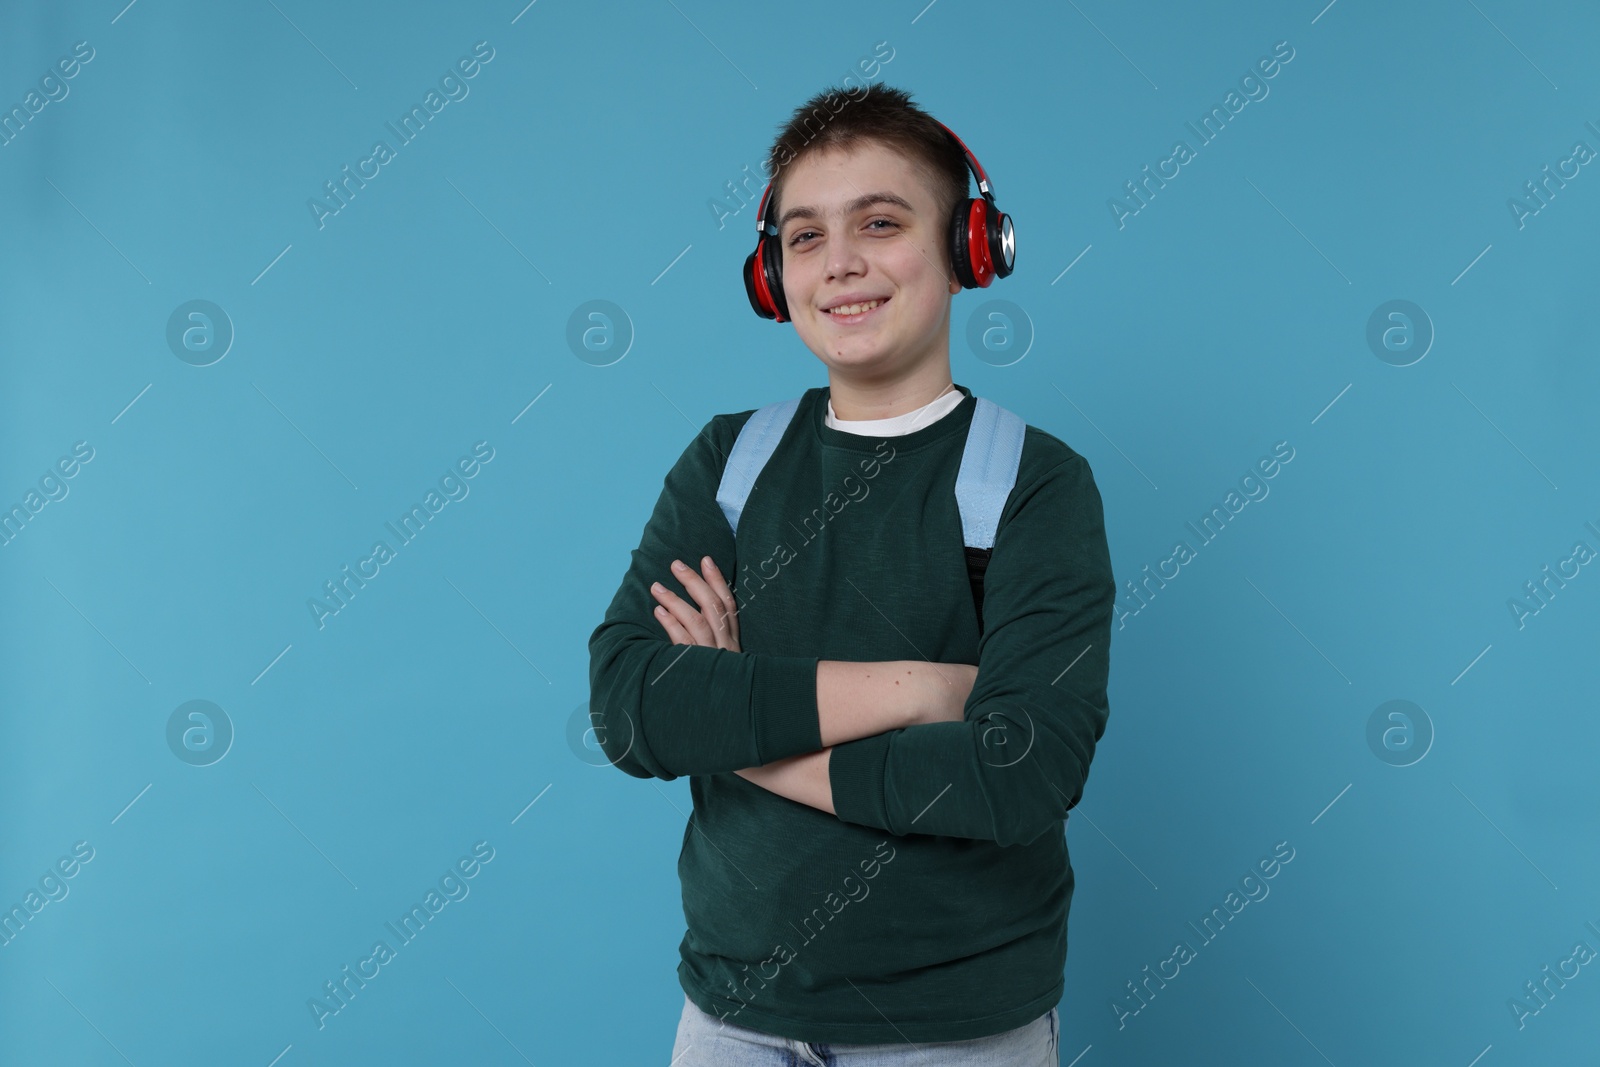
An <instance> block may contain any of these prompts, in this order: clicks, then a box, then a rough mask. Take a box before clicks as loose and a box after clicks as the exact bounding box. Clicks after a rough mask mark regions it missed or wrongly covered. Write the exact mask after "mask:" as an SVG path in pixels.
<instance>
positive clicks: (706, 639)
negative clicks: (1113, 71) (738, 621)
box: [651, 583, 717, 647]
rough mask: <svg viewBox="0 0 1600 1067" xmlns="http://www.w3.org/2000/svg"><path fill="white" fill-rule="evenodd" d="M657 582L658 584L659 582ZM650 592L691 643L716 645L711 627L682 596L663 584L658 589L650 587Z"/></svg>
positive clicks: (657, 615) (657, 614)
mask: <svg viewBox="0 0 1600 1067" xmlns="http://www.w3.org/2000/svg"><path fill="white" fill-rule="evenodd" d="M657 584H658V585H659V583H657ZM651 592H652V593H654V594H655V596H656V599H657V600H659V601H660V602H661V606H662V607H664V608H666V609H667V612H668V614H669V615H670V616H671V617H672V618H673V619H674V620H676V621H677V623H678V625H679V626H681V627H682V628H683V630H684V631H685V632H686V633H687V634H688V636H689V638H690V643H691V644H696V645H710V646H712V647H716V644H717V642H716V638H715V636H714V635H713V634H712V632H711V627H710V626H708V625H707V624H706V621H705V619H704V618H703V617H702V616H701V614H700V613H699V612H698V611H696V610H695V609H694V608H691V607H690V606H689V605H688V604H685V603H684V602H683V598H682V597H680V596H678V594H677V593H674V592H673V591H672V590H670V589H668V588H667V587H666V586H664V585H663V586H660V588H659V589H652V590H651ZM662 617H663V616H662V615H661V613H660V612H657V613H656V618H658V619H660V618H662Z"/></svg>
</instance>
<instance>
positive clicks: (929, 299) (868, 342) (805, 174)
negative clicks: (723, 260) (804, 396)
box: [778, 142, 961, 379]
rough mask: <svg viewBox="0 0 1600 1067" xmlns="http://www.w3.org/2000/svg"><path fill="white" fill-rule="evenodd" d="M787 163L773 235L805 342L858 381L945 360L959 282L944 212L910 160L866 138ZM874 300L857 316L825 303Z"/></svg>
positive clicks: (791, 310)
mask: <svg viewBox="0 0 1600 1067" xmlns="http://www.w3.org/2000/svg"><path fill="white" fill-rule="evenodd" d="M792 166H793V168H794V169H793V170H792V171H791V172H790V174H789V176H788V177H787V178H786V179H785V181H784V186H783V197H782V199H783V203H782V205H781V207H780V214H779V223H778V226H779V229H778V240H779V241H781V242H782V249H783V290H784V296H785V298H786V299H787V301H788V304H789V317H790V320H791V321H792V322H793V323H794V328H795V331H796V332H797V333H799V334H800V339H801V340H802V341H804V342H805V344H806V347H807V348H809V349H811V351H812V352H814V353H816V355H817V357H818V358H819V359H821V360H822V362H824V363H825V364H827V365H828V368H829V370H830V371H838V372H841V373H842V374H843V375H844V376H845V377H849V378H854V379H860V378H879V377H883V376H886V375H888V376H892V375H895V374H896V372H902V371H908V370H910V369H911V368H915V367H918V366H921V365H922V364H923V362H924V361H926V360H930V359H937V358H945V359H948V358H949V353H950V297H951V296H952V295H953V294H955V293H958V292H960V291H961V283H960V282H958V281H957V280H956V277H955V273H954V271H952V270H951V268H950V266H949V262H948V260H949V254H948V252H947V251H946V249H945V247H944V244H945V241H946V233H947V229H946V228H947V226H948V223H949V219H948V218H947V217H946V216H945V215H944V213H943V212H942V211H940V210H939V209H938V206H937V205H936V203H935V200H934V194H933V190H932V189H931V188H930V187H929V186H928V184H927V183H926V182H925V181H924V180H923V178H922V177H921V175H919V174H918V173H917V171H916V169H915V168H914V167H913V166H912V164H911V161H910V160H908V159H907V158H906V157H905V156H903V155H901V154H900V153H898V152H896V151H895V150H894V149H892V148H888V147H886V146H884V145H881V144H876V143H873V142H863V143H860V144H857V145H856V146H854V147H852V148H850V149H849V150H847V151H841V150H839V149H828V150H824V151H818V152H813V153H811V154H810V155H808V156H805V157H804V158H802V159H800V160H798V161H797V162H795V163H794V164H792ZM880 197H888V198H893V199H879V198H880ZM862 200H868V201H871V202H868V203H862V202H861V201H862ZM896 200H898V201H900V202H895V201H896ZM797 210H798V211H800V212H802V214H800V215H798V216H791V212H795V211H797ZM874 300H876V301H878V302H879V304H878V306H877V307H876V308H873V309H871V310H868V311H864V312H861V313H859V314H855V315H841V314H836V313H834V312H833V311H831V310H829V309H832V308H835V307H838V306H840V305H842V304H843V305H848V304H865V303H870V302H872V301H874Z"/></svg>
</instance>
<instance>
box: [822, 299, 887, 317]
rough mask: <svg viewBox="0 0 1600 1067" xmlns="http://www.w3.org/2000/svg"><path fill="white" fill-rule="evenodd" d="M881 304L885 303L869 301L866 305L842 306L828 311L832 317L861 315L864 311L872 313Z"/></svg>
mask: <svg viewBox="0 0 1600 1067" xmlns="http://www.w3.org/2000/svg"><path fill="white" fill-rule="evenodd" d="M881 303H883V301H882V300H868V301H867V302H866V303H865V304H841V305H840V306H839V307H836V308H830V309H829V310H828V314H830V315H859V314H861V313H862V312H863V311H871V310H872V309H873V308H875V307H877V306H878V305H879V304H881Z"/></svg>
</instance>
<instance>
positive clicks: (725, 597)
mask: <svg viewBox="0 0 1600 1067" xmlns="http://www.w3.org/2000/svg"><path fill="white" fill-rule="evenodd" d="M700 566H701V567H702V569H704V571H705V575H706V583H707V584H708V585H709V586H710V587H711V591H712V592H713V593H715V594H716V596H717V599H718V600H719V601H720V602H721V604H722V614H723V621H724V623H725V625H726V626H727V629H728V633H729V635H730V636H731V637H732V638H733V640H734V641H735V642H737V641H738V640H739V605H738V602H737V601H735V600H734V598H733V590H731V589H729V588H728V583H727V581H725V580H724V579H723V577H722V571H721V570H719V569H718V568H717V563H716V561H715V560H713V559H712V558H711V557H710V556H707V557H706V558H705V559H704V560H703V561H701V564H700Z"/></svg>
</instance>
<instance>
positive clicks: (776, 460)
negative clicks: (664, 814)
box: [589, 384, 1116, 1043]
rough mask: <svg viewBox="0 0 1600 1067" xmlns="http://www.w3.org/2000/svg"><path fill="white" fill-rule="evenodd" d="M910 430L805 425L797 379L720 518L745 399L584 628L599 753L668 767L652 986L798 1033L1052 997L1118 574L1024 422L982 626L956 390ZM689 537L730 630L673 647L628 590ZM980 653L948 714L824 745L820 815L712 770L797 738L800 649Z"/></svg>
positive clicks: (815, 1038)
mask: <svg viewBox="0 0 1600 1067" xmlns="http://www.w3.org/2000/svg"><path fill="white" fill-rule="evenodd" d="M956 387H957V388H958V389H960V390H961V392H962V393H964V394H966V399H965V400H963V401H962V403H961V404H959V405H958V406H957V407H955V408H954V409H953V410H951V411H950V412H949V413H947V414H946V415H944V416H943V417H941V418H939V419H937V420H936V421H934V422H933V423H931V424H929V425H927V426H923V427H921V428H919V429H917V430H914V431H912V432H911V433H909V434H905V435H902V436H895V437H884V438H874V437H868V436H861V435H857V434H852V433H848V432H845V431H843V430H839V429H835V428H833V427H830V426H827V425H826V424H825V422H824V415H825V414H826V411H827V401H828V390H827V389H826V388H816V389H810V390H807V391H806V393H805V395H804V397H803V399H802V400H801V401H800V405H799V408H798V410H797V411H796V412H795V415H794V419H793V421H792V422H791V423H790V424H789V427H788V429H787V431H786V432H785V435H784V437H783V439H782V440H781V442H780V443H779V445H778V447H777V450H776V451H775V452H774V453H773V455H772V457H771V459H769V460H768V462H767V465H766V467H765V468H764V469H763V471H762V473H761V476H760V477H759V478H758V479H757V481H756V484H755V487H754V489H753V490H752V492H751V494H750V498H749V500H748V502H747V504H746V506H745V510H744V513H743V515H742V516H741V517H740V520H739V528H738V537H737V539H735V537H734V534H733V531H732V529H731V528H730V526H729V524H728V520H727V518H726V517H724V515H723V513H722V511H721V509H720V508H719V506H718V505H717V502H716V495H717V487H718V483H719V482H720V480H721V477H722V470H723V466H724V464H725V463H726V462H727V457H728V453H729V451H730V450H731V449H732V447H733V443H734V439H735V437H736V436H737V435H738V432H739V429H740V427H741V426H743V425H744V423H745V422H746V421H747V420H748V419H749V417H750V416H751V414H753V411H745V412H740V413H737V414H726V415H717V416H715V417H713V418H712V419H711V421H710V422H709V423H707V424H706V426H705V428H704V429H702V430H701V431H700V433H699V434H698V435H697V436H696V437H695V438H694V440H693V441H691V442H690V443H689V446H688V448H687V449H686V450H685V451H684V452H683V454H682V456H680V457H679V459H678V461H677V462H676V463H675V464H674V465H673V467H672V470H671V471H670V472H668V474H667V476H666V481H665V485H664V487H663V489H662V492H661V496H660V498H659V500H657V502H656V506H655V511H654V513H653V514H652V515H651V517H650V521H649V523H648V524H647V525H646V527H645V530H644V536H643V538H642V539H641V541H640V544H639V547H638V548H637V549H636V550H634V551H633V553H632V561H631V563H630V565H629V567H628V572H627V574H626V576H625V577H624V579H623V582H622V586H621V588H620V589H618V591H617V594H616V596H615V597H614V598H613V599H612V601H611V606H610V607H609V608H608V609H607V611H606V614H605V619H604V621H602V622H601V623H600V625H599V626H598V627H596V629H595V630H594V632H593V634H592V635H591V636H590V638H589V652H590V667H589V681H590V714H591V717H592V719H593V720H594V723H595V730H596V734H597V737H598V739H599V741H600V744H601V747H602V748H603V750H604V751H605V752H606V754H607V757H608V758H609V759H610V760H611V762H612V763H614V764H615V765H616V766H617V767H619V768H621V769H622V770H623V771H625V772H627V773H628V774H630V775H633V776H635V777H639V778H660V779H662V780H664V781H671V780H672V779H674V778H677V777H679V776H681V775H689V776H690V793H691V795H692V797H693V800H694V812H693V814H692V815H691V817H690V819H689V823H688V825H687V826H686V827H685V829H684V836H683V847H682V850H681V852H680V853H679V857H678V875H679V878H680V880H681V882H682V886H683V912H684V917H685V919H686V920H687V925H688V931H687V933H686V934H685V935H684V938H683V942H682V944H681V945H680V946H679V952H680V955H681V957H682V960H681V962H680V964H679V966H678V977H679V981H680V983H681V984H682V986H683V989H684V991H685V993H687V994H688V996H689V999H690V1000H692V1001H693V1002H694V1003H695V1004H697V1005H698V1006H699V1007H700V1008H701V1010H703V1011H706V1012H709V1013H711V1014H712V1015H715V1016H717V1017H719V1018H724V1019H726V1020H728V1021H730V1022H732V1023H734V1024H736V1025H739V1026H745V1027H749V1028H751V1029H755V1030H761V1031H765V1032H767V1033H772V1034H778V1035H780V1036H783V1037H789V1038H794V1039H797V1040H801V1041H812V1042H835V1043H880V1042H906V1041H911V1042H917V1043H922V1042H930V1041H959V1040H966V1039H970V1038H975V1037H984V1036H987V1035H990V1034H995V1033H999V1032H1000V1031H1003V1030H1009V1029H1012V1028H1014V1027H1018V1026H1022V1025H1024V1024H1026V1023H1028V1022H1031V1021H1032V1020H1034V1019H1036V1018H1038V1017H1039V1016H1040V1015H1042V1014H1044V1013H1045V1012H1047V1011H1049V1010H1050V1008H1052V1007H1054V1006H1055V1005H1056V1004H1057V1003H1059V1001H1060V999H1061V993H1062V990H1063V987H1064V978H1063V971H1064V968H1065V964H1066V954H1067V908H1068V905H1069V903H1070V902H1071V899H1072V888H1073V873H1072V866H1071V864H1070V863H1069V861H1068V858H1067V847H1066V834H1065V827H1064V825H1063V820H1064V819H1065V818H1066V815H1067V811H1068V809H1070V808H1071V807H1072V806H1073V805H1074V804H1076V803H1077V802H1078V801H1079V799H1080V798H1081V797H1082V795H1083V786H1084V781H1085V779H1086V777H1087V776H1088V773H1089V761H1090V758H1091V757H1092V756H1093V755H1094V747H1095V743H1096V742H1097V741H1098V740H1099V739H1100V737H1101V735H1102V733H1103V732H1104V730H1105V725H1106V716H1107V706H1106V679H1107V673H1108V669H1109V663H1110V661H1109V653H1110V641H1111V619H1112V612H1113V607H1112V605H1113V601H1114V599H1115V594H1116V589H1115V584H1114V581H1113V579H1112V574H1111V560H1110V553H1109V551H1108V549H1107V546H1106V537H1105V527H1104V519H1103V516H1102V509H1101V501H1100V494H1099V491H1098V489H1097V488H1096V487H1095V483H1094V478H1093V475H1092V474H1091V472H1090V470H1089V464H1088V462H1087V461H1086V460H1085V459H1084V458H1083V457H1082V456H1080V455H1079V454H1078V453H1076V452H1074V451H1073V450H1072V449H1071V448H1069V447H1067V445H1065V444H1064V443H1062V442H1061V441H1060V440H1059V439H1057V438H1056V437H1054V436H1052V435H1050V434H1049V433H1046V432H1045V431H1043V430H1040V429H1037V428H1035V427H1032V426H1029V427H1028V428H1027V431H1026V438H1025V441H1024V445H1023V450H1022V463H1021V468H1020V469H1019V471H1018V473H1017V481H1016V487H1015V488H1014V489H1013V490H1012V492H1011V495H1010V497H1009V498H1008V499H1007V501H1006V505H1005V509H1004V511H1003V512H1002V514H1001V517H1000V525H999V530H998V532H997V535H996V540H995V545H994V550H993V556H992V557H991V559H990V561H989V565H988V569H987V571H986V572H985V575H984V590H985V591H984V601H983V623H984V631H983V635H982V639H981V640H980V638H979V631H978V620H977V615H976V612H975V610H974V607H973V601H972V592H971V587H970V585H969V584H968V579H967V569H966V564H965V557H964V551H963V545H962V530H961V520H960V512H959V510H958V509H957V506H956V497H955V480H956V472H957V470H958V468H959V466H960V462H961V455H962V450H963V448H964V447H965V445H966V437H967V432H966V431H967V428H968V426H969V425H970V423H971V421H972V414H973V410H974V408H975V407H976V403H977V402H976V400H975V399H973V396H972V391H971V390H970V389H968V388H967V387H966V386H962V385H959V384H957V386H956ZM707 555H709V556H710V557H711V558H712V559H713V560H714V561H715V562H716V564H717V566H718V567H719V568H720V569H721V571H722V573H723V574H724V575H727V576H731V580H733V581H734V583H735V593H736V598H737V600H738V603H739V636H740V645H741V648H742V651H739V652H731V651H728V650H725V649H718V648H709V647H704V646H700V645H673V644H672V643H671V642H670V640H669V639H668V637H667V635H666V631H665V630H664V629H663V628H662V626H661V624H660V623H659V622H657V621H656V619H655V618H654V616H653V615H652V611H653V609H654V608H655V605H656V601H655V598H654V597H653V596H651V594H650V585H651V583H653V582H657V581H659V582H660V583H661V584H662V585H663V586H665V587H666V588H668V589H671V590H672V591H673V592H674V593H676V594H678V595H679V596H681V597H683V598H684V600H685V601H686V602H687V603H689V604H691V605H693V604H694V603H695V601H694V598H693V597H692V596H690V595H689V593H688V591H687V590H686V589H685V588H684V587H683V585H682V584H680V583H679V582H678V581H677V579H676V578H675V577H674V576H673V574H672V571H671V563H672V561H673V560H674V559H681V560H683V561H684V562H685V563H688V564H689V565H690V566H691V567H694V568H695V569H696V570H698V569H699V566H700V564H699V561H700V559H701V557H702V556H707ZM823 659H834V660H851V661H869V660H899V659H926V660H931V661H934V662H941V663H967V664H976V665H977V667H978V675H977V681H976V683H975V685H974V687H973V690H972V695H971V697H970V699H969V700H968V702H967V705H966V719H965V721H964V722H939V723H927V724H919V725H915V726H911V727H909V728H907V729H898V730H891V731H889V732H887V733H882V734H877V735H875V736H872V737H867V738H862V739H860V740H856V741H850V742H847V743H844V744H840V745H836V746H835V747H834V749H833V755H832V759H831V764H830V772H829V773H830V778H831V785H832V790H833V803H834V806H835V808H836V810H837V815H830V814H828V813H827V812H825V811H821V810H819V809H817V808H813V807H810V806H808V805H804V804H799V803H796V802H794V801H791V800H788V799H785V798H783V797H780V796H778V795H777V794H775V793H770V792H768V791H767V790H765V789H762V788H760V787H759V786H756V785H754V784H752V783H750V782H747V781H745V780H744V779H743V778H741V777H739V776H738V775H737V774H735V773H734V772H735V771H736V770H739V769H741V768H745V767H754V766H758V765H760V764H765V763H770V762H772V761H774V760H777V759H781V758H783V757H786V756H794V755H798V754H800V753H805V752H815V751H817V750H819V749H820V748H821V747H822V742H821V734H820V726H819V721H818V714H817V686H816V670H817V662H818V660H823Z"/></svg>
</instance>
